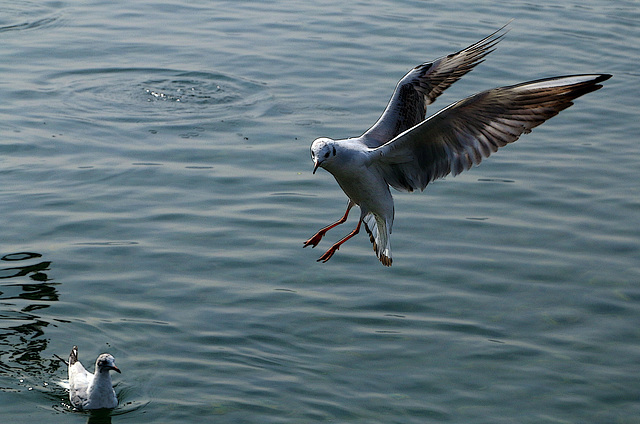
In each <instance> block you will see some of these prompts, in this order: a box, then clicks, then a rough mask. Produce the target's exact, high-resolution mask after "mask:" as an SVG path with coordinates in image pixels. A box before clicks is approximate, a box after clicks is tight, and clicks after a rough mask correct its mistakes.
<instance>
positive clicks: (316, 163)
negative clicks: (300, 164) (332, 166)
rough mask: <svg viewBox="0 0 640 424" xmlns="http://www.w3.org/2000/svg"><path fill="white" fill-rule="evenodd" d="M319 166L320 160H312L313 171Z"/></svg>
mask: <svg viewBox="0 0 640 424" xmlns="http://www.w3.org/2000/svg"><path fill="white" fill-rule="evenodd" d="M319 166H320V162H318V161H314V162H313V173H314V174H315V173H316V170H317V169H318V167H319Z"/></svg>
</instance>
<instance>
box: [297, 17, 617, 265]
mask: <svg viewBox="0 0 640 424" xmlns="http://www.w3.org/2000/svg"><path fill="white" fill-rule="evenodd" d="M503 30H504V27H503V28H501V29H500V30H498V31H496V32H494V33H493V34H491V35H490V36H488V37H486V38H484V39H482V40H480V41H478V42H477V43H475V44H472V45H471V46H469V47H467V48H465V49H463V50H460V51H459V52H457V53H453V54H450V55H448V56H444V57H441V58H440V59H437V60H435V61H433V62H427V63H423V64H421V65H418V66H416V67H415V68H413V69H412V70H411V71H409V72H408V73H407V74H406V75H405V76H404V77H403V78H402V79H401V80H400V82H398V85H397V86H396V89H395V91H394V93H393V96H392V97H391V100H390V101H389V104H388V105H387V107H386V109H385V110H384V112H383V114H382V116H381V117H380V118H379V119H378V121H377V122H376V123H375V124H374V125H373V126H372V127H371V128H369V129H368V130H367V131H366V132H365V133H364V134H362V135H361V136H359V137H355V138H347V139H342V140H333V139H330V138H325V137H322V138H318V139H316V140H314V142H313V143H312V144H311V159H312V160H313V162H314V168H313V172H314V173H315V171H316V170H317V169H318V167H320V168H324V169H325V170H327V171H329V172H330V173H331V174H332V175H333V176H334V177H335V179H336V181H337V182H338V184H339V185H340V187H341V188H342V190H343V191H344V192H345V194H346V195H347V196H348V198H349V203H348V205H347V211H346V212H345V214H344V216H343V217H342V218H340V219H339V220H338V221H336V222H335V223H333V224H331V225H328V226H326V227H324V228H322V229H321V230H320V231H318V232H317V233H316V234H315V235H313V236H312V237H311V238H310V239H308V240H307V241H306V242H304V247H307V246H313V247H316V246H317V245H318V243H319V242H320V240H321V239H322V237H324V235H325V234H326V232H327V231H328V230H330V229H331V228H333V227H335V226H336V225H339V224H342V223H343V222H345V221H346V220H347V217H348V215H349V211H350V210H351V208H352V207H353V206H355V205H358V206H359V207H360V219H359V221H358V225H357V227H356V228H355V229H354V230H353V231H352V232H351V233H349V234H348V235H347V236H345V237H343V238H342V239H341V240H339V241H338V242H336V243H335V244H333V245H332V246H331V247H330V248H329V250H327V251H326V252H325V253H324V254H323V255H322V256H321V257H320V258H319V259H318V261H323V262H326V261H328V260H329V259H330V258H331V257H332V256H333V254H334V253H335V252H336V251H337V250H338V249H339V248H340V246H341V245H342V244H343V243H344V242H345V241H347V240H348V239H350V238H351V237H353V236H354V235H356V234H357V233H358V232H359V231H360V226H361V224H362V223H363V222H364V224H365V229H366V230H367V232H368V233H369V236H370V239H371V242H372V243H373V249H374V251H375V253H376V255H377V256H378V259H379V260H380V262H382V264H383V265H386V266H390V265H391V262H392V259H391V245H390V235H391V229H392V226H393V216H394V206H393V198H392V196H391V192H390V190H389V186H391V187H393V188H395V189H397V190H400V191H413V190H416V189H420V190H424V188H425V187H426V186H427V184H429V183H430V182H431V181H433V180H435V179H438V178H442V177H444V176H446V175H448V174H452V175H454V176H455V175H457V174H459V173H461V172H462V171H465V170H467V169H469V168H471V167H472V166H473V165H478V164H479V163H480V162H481V161H482V159H484V158H487V157H489V155H490V154H492V153H494V152H496V151H497V150H498V148H500V147H503V146H505V145H507V144H509V143H512V142H514V141H516V140H517V139H518V138H519V137H520V136H521V135H522V134H524V133H529V132H531V129H532V128H534V127H536V126H538V125H540V124H542V123H543V122H545V121H546V120H547V119H549V118H551V117H553V116H555V115H557V114H558V113H559V112H560V111H562V110H563V109H566V108H568V107H569V106H571V105H572V104H573V102H572V101H573V100H574V99H576V98H578V97H580V96H582V95H584V94H587V93H589V92H592V91H595V90H598V89H599V88H601V87H602V86H601V85H599V84H598V83H599V82H601V81H605V80H607V79H609V78H610V77H611V75H608V74H591V75H570V76H559V77H553V78H546V79H540V80H536V81H529V82H525V83H521V84H516V85H511V86H507V87H499V88H494V89H491V90H487V91H483V92H481V93H478V94H475V95H473V96H470V97H467V98H466V99H463V100H461V101H459V102H456V103H454V104H452V105H450V106H448V107H447V108H445V109H443V110H441V111H440V112H438V113H436V114H434V115H432V116H430V117H429V118H428V119H425V116H426V109H427V106H428V105H429V104H431V103H432V102H433V101H434V100H435V99H436V98H437V97H438V96H439V95H440V94H441V93H442V92H443V91H444V90H445V89H446V88H447V87H449V86H450V85H451V84H453V83H454V82H456V81H457V80H458V79H460V78H461V77H462V76H463V75H465V74H466V73H467V72H469V71H471V69H473V68H474V67H475V66H476V65H477V64H479V63H481V62H482V61H483V58H484V57H485V56H486V55H487V54H489V53H490V52H492V51H493V49H494V47H495V45H496V44H497V43H498V41H500V39H501V38H502V37H503V36H504V32H503Z"/></svg>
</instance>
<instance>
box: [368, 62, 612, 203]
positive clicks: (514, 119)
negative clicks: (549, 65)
mask: <svg viewBox="0 0 640 424" xmlns="http://www.w3.org/2000/svg"><path fill="white" fill-rule="evenodd" d="M609 78H611V75H608V74H595V75H572V76H563V77H555V78H546V79H541V80H537V81H530V82H525V83H522V84H517V85H512V86H508V87H499V88H494V89H492V90H487V91H483V92H481V93H478V94H476V95H473V96H471V97H467V98H466V99H463V100H461V101H459V102H457V103H454V104H452V105H450V106H448V107H447V108H445V109H443V110H441V111H440V112H438V113H437V114H435V115H433V116H431V117H429V119H428V120H426V121H424V122H422V123H421V124H419V125H416V126H415V127H413V128H411V129H409V130H408V131H405V132H404V133H402V134H400V135H399V136H397V137H396V138H395V139H393V140H391V141H389V142H388V143H386V144H384V145H383V146H380V147H379V148H377V149H375V150H373V151H372V156H371V157H372V165H373V166H376V167H378V169H379V170H380V171H381V172H382V175H383V176H384V179H385V180H386V182H387V183H388V184H389V185H390V186H392V187H394V188H396V189H398V190H401V191H413V190H415V189H418V188H419V189H421V190H423V189H424V188H425V187H426V186H427V184H429V182H431V181H433V180H435V179H437V178H441V177H444V176H445V175H447V174H449V173H451V174H453V175H457V174H459V173H461V172H462V171H465V170H467V169H469V168H471V167H472V166H473V165H477V164H479V163H480V161H482V159H484V158H486V157H489V155H490V154H491V153H493V152H495V151H496V150H498V148H500V147H502V146H505V145H507V144H509V143H512V142H514V141H516V140H517V139H518V138H519V137H520V135H522V134H523V133H528V132H530V131H531V129H532V128H534V127H536V126H538V125H540V124H542V123H543V122H544V121H546V120H547V119H549V118H551V117H553V116H555V115H557V114H558V113H559V112H560V111H562V110H563V109H566V108H568V107H569V106H571V105H572V104H573V102H572V101H573V100H574V99H576V98H578V97H580V96H582V95H584V94H587V93H590V92H592V91H595V90H598V89H599V88H601V87H602V86H601V85H599V84H598V83H599V82H602V81H605V80H607V79H609Z"/></svg>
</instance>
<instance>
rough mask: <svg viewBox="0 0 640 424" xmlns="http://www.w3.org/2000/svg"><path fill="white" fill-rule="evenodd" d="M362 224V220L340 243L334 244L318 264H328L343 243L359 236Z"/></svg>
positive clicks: (319, 259)
mask: <svg viewBox="0 0 640 424" xmlns="http://www.w3.org/2000/svg"><path fill="white" fill-rule="evenodd" d="M360 224H362V220H360V221H358V226H357V227H356V229H355V230H353V231H351V232H350V233H349V234H347V235H346V236H344V237H343V238H342V239H340V240H339V241H337V242H336V243H334V245H333V246H331V247H330V248H329V250H327V251H326V252H324V255H322V256H320V258H318V262H320V261H322V262H327V261H328V260H329V259H331V257H332V256H333V254H334V253H336V250H338V249H340V245H342V243H344V242H345V241H347V240H349V239H350V238H351V237H353V236H355V235H356V234H358V232H359V231H360Z"/></svg>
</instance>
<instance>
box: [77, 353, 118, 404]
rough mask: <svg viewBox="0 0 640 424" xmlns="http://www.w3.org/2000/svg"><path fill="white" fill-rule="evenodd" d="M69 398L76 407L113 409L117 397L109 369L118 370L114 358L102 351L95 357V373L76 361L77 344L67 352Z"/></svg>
mask: <svg viewBox="0 0 640 424" xmlns="http://www.w3.org/2000/svg"><path fill="white" fill-rule="evenodd" d="M68 365H69V400H70V401H71V405H73V407H74V408H77V409H103V408H109V409H113V408H115V407H116V406H118V398H117V397H116V392H115V391H114V390H113V384H112V383H111V374H109V371H115V372H118V373H119V372H120V370H119V369H118V367H116V363H115V359H114V357H113V356H112V355H110V354H108V353H103V354H101V355H100V356H98V359H96V368H95V373H94V374H91V373H89V372H88V371H87V370H86V369H84V367H83V366H82V364H81V363H80V361H78V346H74V347H73V349H71V353H70V354H69V362H68Z"/></svg>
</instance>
